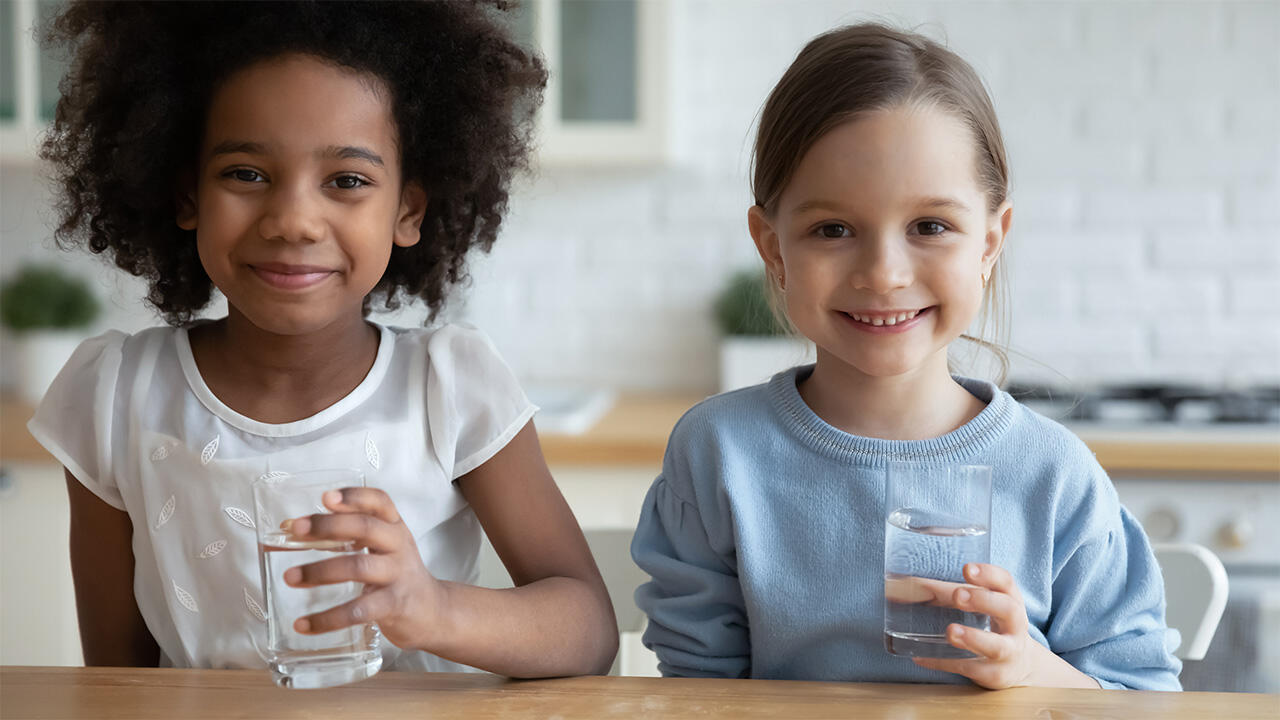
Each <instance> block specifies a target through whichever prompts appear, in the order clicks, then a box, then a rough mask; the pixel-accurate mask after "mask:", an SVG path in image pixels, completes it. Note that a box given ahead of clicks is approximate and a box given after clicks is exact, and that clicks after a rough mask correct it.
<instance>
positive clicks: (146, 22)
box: [41, 0, 546, 324]
mask: <svg viewBox="0 0 1280 720" xmlns="http://www.w3.org/2000/svg"><path fill="white" fill-rule="evenodd" d="M510 5H511V3H510V2H507V1H506V0H488V2H475V1H472V0H452V1H449V2H441V1H439V0H436V1H418V2H325V1H319V2H317V1H296V2H181V3H179V2H101V1H100V0H88V1H81V2H73V3H72V4H71V5H70V6H69V7H67V8H66V9H65V10H64V11H63V12H62V13H61V14H60V15H59V16H58V17H57V18H56V19H55V21H54V22H53V24H52V25H51V26H50V29H49V31H48V34H47V38H46V39H47V40H48V41H49V42H52V43H60V44H65V45H67V46H69V47H70V48H71V50H72V51H73V53H74V55H73V61H72V66H71V69H70V71H69V72H68V74H67V76H66V77H65V78H64V79H63V80H62V83H61V85H60V89H61V91H62V98H61V100H60V101H59V103H58V107H57V113H56V116H55V120H54V123H53V125H52V127H51V128H50V131H49V134H48V136H47V137H46V139H45V141H44V144H43V147H42V149H41V157H43V158H44V159H45V160H47V161H49V162H50V163H51V165H52V172H53V180H54V183H55V185H56V190H57V191H58V195H59V198H60V199H59V204H58V210H59V215H60V217H59V223H60V224H59V226H58V229H57V232H56V237H57V241H58V244H59V245H60V246H61V247H63V248H73V247H81V246H84V247H87V248H88V249H89V250H91V251H92V252H94V253H106V254H107V256H108V257H110V258H111V259H112V260H113V261H114V262H115V264H116V265H117V266H119V267H120V268H122V269H124V270H126V271H127V272H129V273H132V274H133V275H137V276H140V277H143V278H146V280H147V281H148V283H149V284H150V289H149V292H148V294H147V301H148V302H149V303H150V304H152V305H153V306H155V308H156V309H157V310H159V311H160V313H161V314H162V315H163V316H164V318H165V320H166V321H168V322H169V323H172V324H183V323H187V322H190V320H191V319H192V316H193V314H194V313H196V312H198V311H199V310H200V309H201V308H203V307H205V306H206V305H207V304H208V303H209V300H210V299H211V296H212V291H213V284H212V282H211V281H210V280H209V277H208V275H207V274H205V271H204V268H203V267H202V266H201V264H200V259H199V257H198V255H197V252H196V243H195V239H194V231H191V230H182V229H180V228H178V227H177V225H176V224H175V223H176V217H177V197H178V189H177V188H178V182H179V177H181V175H182V173H184V172H188V173H189V172H191V171H192V169H193V167H194V163H195V161H196V154H197V151H198V147H199V143H200V139H201V137H202V135H203V133H204V122H205V117H206V115H207V113H208V108H209V105H210V102H211V98H212V96H213V94H214V91H215V90H216V89H217V88H218V86H219V84H220V83H222V82H224V81H225V80H226V79H227V78H228V77H229V76H230V75H232V74H233V73H235V72H236V71H238V70H241V69H243V68H246V67H248V66H249V65H252V64H254V63H256V62H258V61H261V60H264V59H267V58H270V57H274V56H278V55H281V54H285V53H303V54H309V55H314V56H317V57H320V58H323V59H325V60H326V61H329V62H333V63H335V64H338V65H340V66H343V67H348V68H351V69H353V70H355V71H357V72H363V73H370V74H372V75H374V76H376V77H378V78H380V79H381V80H382V81H383V82H384V83H385V84H386V86H387V88H389V90H390V93H391V107H392V115H393V117H394V118H395V122H396V125H397V129H398V132H399V143H400V153H401V161H402V162H401V167H402V168H403V178H402V179H403V180H404V181H405V182H417V183H419V184H421V186H422V187H423V188H425V189H426V191H427V193H428V198H429V201H428V207H427V212H426V216H425V217H424V219H423V221H422V239H421V241H420V242H418V243H417V244H416V245H413V246H411V247H407V248H406V247H396V248H394V249H393V250H392V253H391V260H390V263H389V264H388V267H387V270H386V272H385V273H384V274H383V276H382V279H381V280H380V281H379V282H378V285H377V286H376V287H375V288H374V292H373V293H372V294H371V296H370V298H366V299H365V311H366V312H368V310H369V309H370V304H371V298H372V297H373V296H374V295H378V296H381V297H383V298H384V301H385V306H386V307H387V308H388V309H394V308H396V307H399V305H400V296H401V294H403V295H405V296H408V297H409V298H410V299H412V298H414V297H417V298H421V299H422V300H424V301H425V302H426V304H427V306H428V308H429V309H430V318H434V317H435V315H436V313H437V312H438V311H439V310H440V308H441V307H442V306H443V305H444V302H445V296H446V294H447V291H448V290H449V288H450V287H451V286H453V285H454V284H456V283H457V282H459V281H460V280H462V279H463V278H465V277H466V272H465V261H466V258H467V254H468V252H469V251H470V250H471V248H473V247H474V248H479V249H480V250H482V251H488V250H489V249H490V248H491V247H492V245H493V242H494V240H495V239H496V237H497V234H498V228H499V225H500V223H501V222H502V215H503V213H504V212H505V210H506V207H507V199H508V194H509V188H510V183H511V179H512V177H513V175H514V173H515V172H517V171H520V170H526V169H528V154H529V149H530V145H531V142H532V132H533V122H532V120H533V114H534V112H535V111H536V109H537V107H538V105H539V103H540V102H541V99H542V90H543V87H544V86H545V84H546V70H545V69H544V66H543V64H542V62H541V60H540V59H539V58H538V57H537V56H536V55H534V54H533V53H532V52H531V51H529V50H528V49H526V48H524V47H522V46H520V45H519V44H518V43H517V42H516V41H515V40H513V38H512V37H511V35H510V32H509V30H508V24H507V23H506V22H505V21H504V18H503V17H502V14H503V13H504V12H505V11H507V10H509V9H510Z"/></svg>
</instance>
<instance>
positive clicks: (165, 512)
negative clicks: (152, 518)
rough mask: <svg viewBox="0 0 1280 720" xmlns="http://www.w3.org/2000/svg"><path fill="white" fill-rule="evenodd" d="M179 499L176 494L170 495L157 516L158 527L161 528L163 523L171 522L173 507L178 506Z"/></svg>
mask: <svg viewBox="0 0 1280 720" xmlns="http://www.w3.org/2000/svg"><path fill="white" fill-rule="evenodd" d="M177 505H178V501H177V499H176V498H174V496H172V495H170V496H169V499H168V500H165V502H164V507H162V508H160V514H159V515H157V516H156V529H157V530H159V529H160V526H161V525H164V524H165V523H167V522H169V518H171V517H173V509H174V508H175V507H177Z"/></svg>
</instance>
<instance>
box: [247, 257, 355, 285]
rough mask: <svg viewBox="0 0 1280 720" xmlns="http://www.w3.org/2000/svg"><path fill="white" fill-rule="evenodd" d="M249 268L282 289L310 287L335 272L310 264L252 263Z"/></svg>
mask: <svg viewBox="0 0 1280 720" xmlns="http://www.w3.org/2000/svg"><path fill="white" fill-rule="evenodd" d="M249 268H250V269H251V270H253V272H254V274H255V275H257V276H258V277H259V278H260V279H261V280H262V281H263V282H265V283H266V284H268V285H270V286H272V287H275V288H279V289H281V290H301V289H304V288H309V287H311V286H312V285H315V284H317V283H320V282H323V281H324V280H325V279H327V278H328V277H329V276H330V275H333V274H334V271H333V270H329V269H327V268H321V267H314V266H308V265H279V264H276V263H267V264H264V265H250V266H249Z"/></svg>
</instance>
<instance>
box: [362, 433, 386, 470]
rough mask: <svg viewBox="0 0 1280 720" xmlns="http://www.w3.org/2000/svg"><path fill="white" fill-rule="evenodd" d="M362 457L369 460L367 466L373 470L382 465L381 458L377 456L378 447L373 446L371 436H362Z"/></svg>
mask: <svg viewBox="0 0 1280 720" xmlns="http://www.w3.org/2000/svg"><path fill="white" fill-rule="evenodd" d="M364 456H365V458H367V459H368V460H369V464H370V465H372V466H373V469H374V470H377V469H378V466H379V465H380V464H381V463H382V456H381V455H379V454H378V446H377V445H374V444H373V435H365V436H364Z"/></svg>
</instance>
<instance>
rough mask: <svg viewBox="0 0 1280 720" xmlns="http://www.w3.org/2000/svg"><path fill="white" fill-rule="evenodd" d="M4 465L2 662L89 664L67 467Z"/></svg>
mask: <svg viewBox="0 0 1280 720" xmlns="http://www.w3.org/2000/svg"><path fill="white" fill-rule="evenodd" d="M0 472H3V474H4V479H3V481H0V483H2V484H0V665H83V664H84V661H83V657H82V655H81V654H80V631H79V628H78V626H77V624H76V603H75V591H74V588H73V586H72V584H71V560H70V550H69V544H68V537H67V533H68V530H69V524H68V523H69V521H70V511H69V509H68V506H67V488H66V483H65V482H64V481H63V476H62V468H61V467H58V466H56V465H51V464H27V463H5V466H4V468H3V470H2V471H0Z"/></svg>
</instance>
